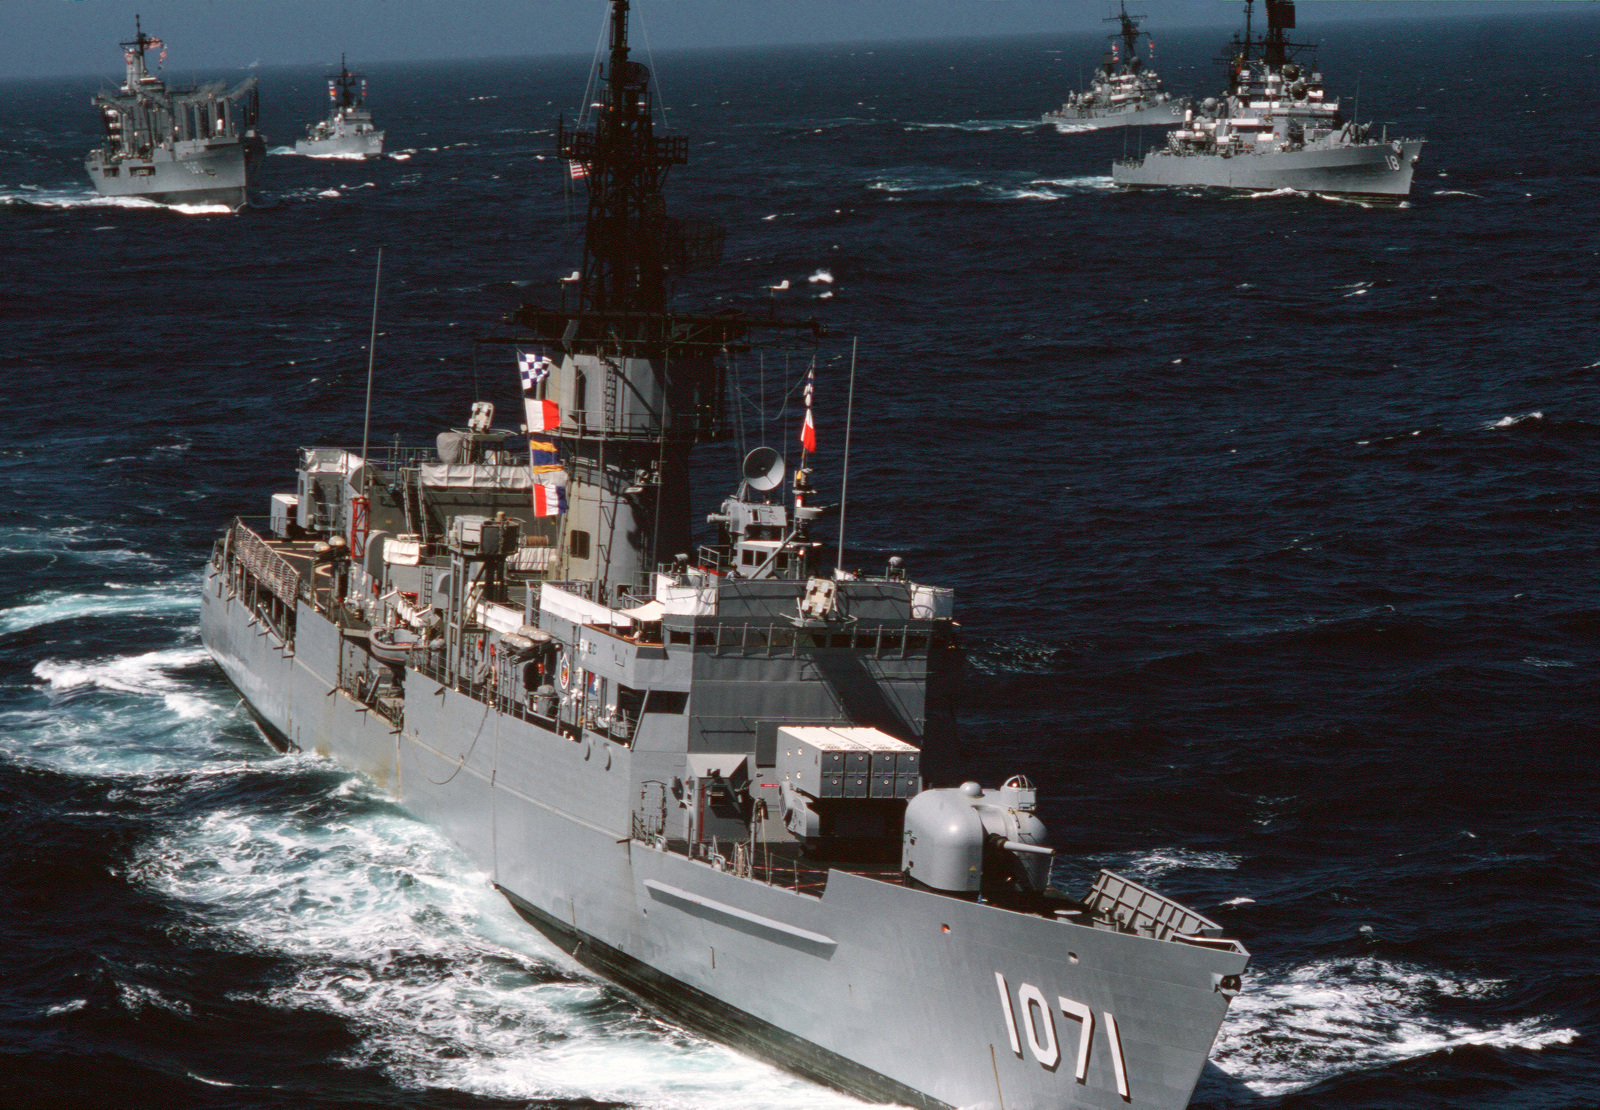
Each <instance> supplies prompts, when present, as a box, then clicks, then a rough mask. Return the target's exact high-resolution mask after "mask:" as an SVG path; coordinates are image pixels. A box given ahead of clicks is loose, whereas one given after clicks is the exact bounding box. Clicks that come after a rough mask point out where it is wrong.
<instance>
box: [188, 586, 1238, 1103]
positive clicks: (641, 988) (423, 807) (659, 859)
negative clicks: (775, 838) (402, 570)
mask: <svg viewBox="0 0 1600 1110" xmlns="http://www.w3.org/2000/svg"><path fill="white" fill-rule="evenodd" d="M201 628H202V635H203V638H204V642H205V644H206V647H207V648H208V650H209V651H210V652H211V654H212V655H213V657H214V658H215V659H216V660H217V662H218V664H219V665H220V666H221V668H222V670H223V672H224V673H225V674H226V675H227V677H228V679H229V681H230V682H231V683H232V684H233V685H234V686H235V687H236V688H237V689H238V691H239V692H240V694H241V695H242V696H243V698H244V699H245V701H246V702H247V703H248V704H249V706H250V709H251V711H252V712H253V713H254V714H255V715H256V716H257V717H258V718H260V720H261V721H262V722H263V723H264V725H265V728H266V730H267V731H268V732H269V733H276V734H277V735H278V736H279V737H281V738H282V739H283V740H284V741H285V742H286V743H288V744H289V745H291V746H293V747H296V748H299V749H303V750H306V751H315V752H318V753H321V754H325V755H329V756H332V757H334V758H337V759H339V760H340V761H342V762H343V763H345V764H346V765H348V766H350V767H352V768H355V769H357V770H359V771H362V772H364V773H366V774H367V775H369V776H370V777H371V778H372V779H373V780H374V781H375V782H376V783H378V785H380V786H381V787H382V788H384V789H386V790H388V791H390V792H391V793H392V794H393V795H395V796H396V797H397V798H398V799H399V801H400V802H401V803H402V804H404V805H405V806H406V807H407V808H408V809H410V810H411V812H413V813H414V814H416V815H417V816H418V817H420V818H422V819H424V820H427V821H430V822H432V823H434V824H436V825H437V826H439V827H440V828H442V829H443V830H444V831H445V832H446V833H447V835H449V836H450V837H451V838H452V839H453V840H454V841H455V842H456V843H457V844H458V845H460V846H461V848H462V849H463V850H464V851H465V852H466V853H467V855H468V856H469V857H471V858H472V859H473V860H474V861H475V862H476V863H477V864H478V865H480V866H482V867H484V868H485V869H486V870H487V871H488V872H489V873H490V874H491V875H492V876H493V879H494V882H495V884H496V886H497V887H498V888H499V889H500V890H501V891H502V892H503V893H504V894H505V895H506V897H507V898H508V899H509V900H510V901H511V903H512V904H513V906H515V907H516V908H517V910H518V911H519V912H520V913H521V914H522V916H523V917H524V918H525V919H527V920H528V921H529V922H531V923H532V924H533V925H534V926H535V927H536V928H537V929H538V930H539V931H540V932H542V933H544V934H545V935H546V936H548V937H550V938H551V939H552V940H554V941H555V942H556V943H557V944H558V945H560V946H561V947H562V948H563V949H565V950H566V951H567V952H569V953H570V954H572V955H573V956H574V957H575V958H577V959H578V960H579V961H580V962H583V963H585V964H586V965H588V966H589V967H591V968H593V969H594V970H596V971H597V972H599V973H601V974H602V975H604V976H606V977H608V978H610V979H612V980H613V981H615V982H616V983H618V984H619V985H621V986H622V987H623V988H625V989H627V990H629V991H630V992H632V993H634V994H635V995H636V996H638V997H639V998H640V999H641V1000H642V1001H643V1002H645V1003H646V1004H647V1005H649V1006H651V1007H653V1008H655V1009H658V1010H660V1011H662V1012H664V1013H665V1014H667V1015H668V1016H670V1017H673V1018H675V1019H677V1020H679V1021H682V1022H683V1023H685V1024H687V1025H689V1026H691V1027H693V1028H695V1029H698V1030H700V1031H702V1032H704V1033H706V1034H708V1035H710V1036H712V1037H715V1038H717V1039H719V1040H722V1041H725V1042H728V1043H731V1044H733V1045H735V1046H737V1047H740V1048H742V1049H744V1050H745V1051H748V1052H750V1053H751V1054H753V1055H756V1056H758V1057H761V1058H764V1059H767V1060H770V1061H772V1062H774V1063H776V1064H778V1065H780V1066H782V1067H785V1068H787V1069H789V1070H792V1071H794V1072H796V1073H798V1074H801V1075H804V1076H807V1077H809V1078H812V1079H814V1080H817V1081H819V1082H822V1083H826V1084H828V1085H830V1086H833V1087H837V1088H839V1089H842V1090H845V1091H848V1092H851V1093H853V1094H856V1095H858V1096H860V1097H864V1098H867V1099H871V1100H874V1101H892V1102H898V1103H902V1104H909V1105H913V1106H919V1107H943V1106H950V1107H956V1106H959V1107H972V1108H995V1110H998V1108H999V1107H1001V1106H1004V1107H1006V1108H1008V1110H1029V1108H1034V1110H1045V1108H1047V1107H1048V1108H1051V1110H1056V1108H1059V1107H1063V1106H1070V1107H1102V1108H1107V1110H1109V1108H1112V1107H1128V1106H1130V1105H1131V1106H1134V1107H1138V1108H1141V1110H1177V1108H1179V1107H1182V1106H1185V1105H1187V1103H1188V1100H1189V1097H1190V1095H1191V1093H1192V1091H1193V1088H1194V1085H1195V1083H1196V1081H1197V1080H1198V1078H1199V1075H1200V1071H1201V1069H1202V1068H1203V1066H1204V1064H1205V1061H1206V1057H1207V1054H1208V1052H1209V1050H1210V1047H1211V1044H1212V1041H1213V1039H1214V1037H1215V1035H1216V1032H1217V1029H1218V1027H1219V1026H1220V1024H1221V1021H1222V1019H1223V1017H1224V1016H1225V1014H1226V1011H1227V1006H1228V1001H1229V997H1230V994H1231V992H1229V991H1226V990H1224V989H1222V988H1223V985H1224V984H1225V982H1226V977H1228V976H1236V975H1238V974H1240V973H1241V972H1242V971H1243V970H1244V967H1245V965H1246V963H1247V962H1248V956H1247V955H1246V954H1244V953H1243V952H1242V951H1240V950H1236V949H1223V948H1215V947H1204V946H1199V945H1191V944H1183V943H1176V942H1172V941H1162V940H1156V939H1154V938H1152V937H1147V936H1140V935H1133V934H1129V933H1121V932H1115V931H1110V930H1105V929H1097V928H1090V927H1087V926H1082V925H1073V924H1067V923H1064V922H1059V921H1054V920H1050V919H1048V918H1043V917H1039V916H1035V915H1031V914H1023V913H1014V912H1009V911H1006V910H1002V909H998V908H995V907H992V906H987V905H982V904H978V903H974V902H968V901H963V900H960V899H956V898H950V897H945V896H941V895H937V894H933V893H928V892H925V891H919V890H913V889H910V888H908V887H905V886H902V885H899V884H897V883H890V882H883V881H880V880H878V879H874V878H870V877H864V876H861V875H856V874H852V873H848V872H843V871H832V872H830V873H829V874H828V877H827V882H826V886H825V888H823V889H822V890H821V891H820V894H817V893H810V892H806V891H804V890H793V889H789V888H788V886H787V885H786V884H785V883H784V881H783V878H784V876H783V873H782V871H781V870H780V871H779V872H778V873H777V875H776V881H760V880H759V879H751V878H744V877H739V876H737V875H735V874H732V873H730V872H728V871H723V870H719V869H717V868H715V867H712V866H711V865H709V864H708V863H706V862H705V861H703V860H698V859H690V858H688V857H687V856H685V855H683V854H680V853H675V852H671V851H666V850H663V849H661V848H659V847H652V846H651V845H649V844H646V843H644V842H642V841H640V840H637V839H634V838H633V837H632V836H631V835H630V825H629V818H630V814H631V812H632V805H633V802H634V800H635V799H634V798H633V794H634V793H635V792H636V787H635V786H634V785H633V784H634V783H635V782H636V781H637V780H638V778H639V777H640V776H639V774H638V773H637V769H636V768H635V766H634V761H639V764H640V766H641V767H642V766H644V765H645V764H646V763H648V761H649V760H650V759H651V758H652V757H653V756H654V755H655V753H652V752H649V751H636V750H634V749H631V748H628V747H623V746H619V745H616V744H612V743H609V742H607V741H606V740H605V739H604V738H603V737H601V736H598V735H596V734H592V733H585V734H584V735H582V736H580V737H579V738H578V739H576V740H574V739H569V738H567V737H565V736H561V735H558V734H556V733H554V732H551V731H549V730H547V729H544V728H542V727H540V726H538V725H537V724H535V723H532V722H530V721H527V720H524V719H522V718H520V717H515V716H509V715H505V714H501V713H499V712H497V711H495V710H493V709H492V708H490V707H489V706H487V705H485V703H483V702H482V701H478V700H475V699H473V698H472V697H470V696H469V695H468V694H466V693H463V692H461V691H459V690H457V689H455V688H453V687H449V686H445V685H441V684H440V683H439V682H437V681H435V680H433V679H432V678H429V677H427V676H426V675H424V674H423V673H421V672H419V671H416V670H412V669H407V670H406V671H405V674H404V684H405V691H406V701H405V716H404V723H403V726H401V727H396V726H395V725H394V724H391V723H390V721H389V720H387V719H386V718H384V717H382V716H380V715H379V714H378V713H377V712H374V711H373V710H371V709H370V708H369V707H368V706H367V705H364V704H362V703H361V702H359V701H357V700H356V699H355V698H353V697H351V696H350V695H349V694H348V693H346V691H345V690H344V688H343V685H342V683H341V673H342V670H343V672H353V671H354V669H355V662H356V660H357V658H358V653H359V652H360V650H361V649H360V648H359V647H358V646H357V645H354V644H352V642H351V640H350V638H349V637H347V636H345V635H344V634H342V633H341V631H340V630H339V628H338V627H337V626H336V625H334V624H333V623H331V622H330V621H328V620H327V619H326V618H325V617H323V616H322V615H321V614H320V613H319V612H318V611H317V610H316V609H314V608H313V607H311V606H310V605H309V604H307V603H306V602H305V601H303V600H302V601H301V602H300V603H299V605H298V607H297V612H296V624H295V629H296V631H295V640H294V643H293V644H292V645H291V644H287V643H285V642H284V641H283V640H282V639H281V638H280V637H279V636H278V634H277V633H276V632H275V631H274V630H273V629H272V628H271V627H270V626H269V625H268V624H267V623H266V622H264V621H263V620H262V619H261V618H260V617H259V616H257V615H255V614H253V613H252V612H251V611H250V609H249V608H248V607H247V606H246V605H245V604H244V601H243V600H242V598H240V597H236V596H233V595H232V594H231V592H230V590H229V588H228V585H227V576H226V575H225V574H224V573H222V572H221V571H220V570H219V569H218V567H217V565H216V564H212V565H211V566H209V567H208V573H207V576H206V579H205V583H204V586H203V597H202V607H201ZM679 758H681V757H679ZM766 877H767V879H769V880H772V879H773V878H774V876H773V875H772V874H771V873H770V872H769V873H768V875H767V876H766ZM1030 999H1032V1000H1033V1001H1031V1002H1030ZM1069 1000H1070V1001H1069ZM1058 1002H1059V1007H1058ZM1073 1006H1076V1007H1078V1009H1076V1010H1072V1007H1073ZM1062 1008H1065V1009H1062ZM1066 1010H1071V1012H1073V1013H1083V1014H1088V1015H1090V1020H1089V1021H1087V1022H1085V1021H1083V1020H1082V1019H1081V1018H1069V1017H1068V1016H1067V1013H1066ZM1080 1045H1081V1046H1082V1052H1083V1053H1085V1055H1081V1056H1080ZM1080 1059H1081V1060H1082V1068H1081V1071H1082V1074H1083V1078H1082V1079H1081V1080H1080V1079H1078V1078H1077V1073H1078V1071H1079V1070H1080V1069H1079V1065H1078V1062H1079V1060H1080ZM1124 1091H1126V1092H1127V1095H1126V1096H1125V1095H1124V1093H1123V1092H1124Z"/></svg>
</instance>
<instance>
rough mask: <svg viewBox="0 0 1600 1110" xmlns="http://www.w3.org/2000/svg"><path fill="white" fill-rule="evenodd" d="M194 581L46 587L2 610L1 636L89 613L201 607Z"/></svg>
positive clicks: (156, 612)
mask: <svg viewBox="0 0 1600 1110" xmlns="http://www.w3.org/2000/svg"><path fill="white" fill-rule="evenodd" d="M199 606H200V595H199V592H198V588H197V586H196V585H194V584H188V583H182V584H178V583H173V584H167V585H161V586H140V587H127V586H118V585H117V584H116V583H107V584H106V592H105V593H82V592H74V591H69V590H44V591H41V592H40V593H37V594H34V595H33V600H31V601H29V602H28V603H26V604H23V605H14V606H12V607H11V608H9V609H4V610H0V636H3V635H5V634H7V633H11V632H22V631H25V630H26V629H30V628H39V627H42V626H44V625H49V624H58V623H60V622H62V621H71V620H82V619H84V618H86V617H112V616H158V615H162V614H167V613H178V612H183V611H186V610H192V609H197V608H199Z"/></svg>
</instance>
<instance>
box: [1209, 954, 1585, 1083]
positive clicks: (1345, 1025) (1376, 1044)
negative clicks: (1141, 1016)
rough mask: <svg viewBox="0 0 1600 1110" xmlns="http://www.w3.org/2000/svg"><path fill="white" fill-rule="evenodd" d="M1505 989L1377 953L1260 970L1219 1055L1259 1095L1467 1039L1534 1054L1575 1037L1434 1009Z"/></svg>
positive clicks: (1527, 1023)
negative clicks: (1467, 1018)
mask: <svg viewBox="0 0 1600 1110" xmlns="http://www.w3.org/2000/svg"><path fill="white" fill-rule="evenodd" d="M1503 988H1504V980H1498V979H1479V978H1473V977H1470V976H1464V975H1455V974H1451V973H1449V972H1444V971H1436V970H1431V969H1428V968H1423V967H1418V966H1415V965H1409V964H1398V963H1390V962H1388V961H1385V960H1381V959H1374V958H1362V959H1345V960H1318V961H1315V962H1313V963H1309V964H1305V965H1303V966H1300V967H1296V968H1292V969H1290V970H1288V971H1286V972H1281V973H1277V974H1272V973H1262V972H1257V973H1255V974H1252V975H1250V976H1248V977H1247V978H1246V980H1245V989H1244V991H1243V992H1242V993H1241V994H1240V995H1239V997H1238V998H1236V999H1234V1000H1233V1005H1232V1007H1231V1009H1230V1011H1229V1013H1228V1018H1227V1020H1226V1021H1225V1022H1224V1023H1223V1026H1222V1031H1221V1033H1220V1034H1219V1035H1218V1037H1217V1044H1216V1048H1215V1050H1214V1051H1213V1059H1214V1060H1215V1061H1216V1063H1217V1065H1218V1066H1219V1067H1220V1068H1221V1069H1222V1070H1223V1071H1225V1072H1227V1073H1228V1074H1229V1075H1231V1076H1233V1077H1234V1078H1235V1079H1237V1080H1241V1081H1242V1082H1244V1083H1245V1084H1246V1085H1247V1086H1248V1087H1249V1088H1250V1089H1251V1090H1253V1091H1255V1092H1256V1093H1258V1094H1261V1095H1279V1094H1284V1093H1287V1092H1289V1091H1293V1090H1297V1089H1299V1088H1301V1087H1305V1086H1308V1085H1309V1084H1312V1083H1316V1082H1318V1081H1320V1080H1324V1079H1328V1078H1331V1077H1334V1076H1338V1075H1343V1074H1347V1073H1350V1072H1356V1071H1364V1070H1368V1069H1372V1068H1377V1067H1382V1066H1384V1065H1386V1064H1390V1063H1393V1062H1395V1061H1398V1060H1405V1059H1409V1058H1412V1057H1416V1056H1424V1055H1427V1054H1429V1053H1434V1052H1440V1051H1447V1050H1449V1049H1452V1048H1459V1047H1463V1046H1466V1045H1489V1046H1493V1047H1496V1048H1522V1049H1528V1050H1532V1051H1537V1050H1539V1049H1542V1048H1546V1047H1548V1046H1550V1045H1557V1044H1570V1043H1571V1042H1572V1041H1573V1040H1575V1039H1576V1038H1577V1036H1578V1033H1577V1031H1576V1030H1574V1029H1570V1028H1563V1027H1558V1026H1556V1024H1555V1023H1554V1022H1553V1021H1552V1020H1551V1019H1549V1018H1546V1017H1542V1016H1533V1017H1526V1018H1520V1019H1517V1020H1514V1021H1508V1022H1504V1023H1501V1024H1498V1025H1496V1024H1478V1025H1474V1024H1471V1023H1469V1022H1466V1021H1463V1020H1450V1019H1447V1018H1444V1017H1441V1016H1439V1015H1438V1014H1437V1013H1436V1009H1437V1006H1436V1003H1437V1002H1438V1001H1440V1000H1441V999H1456V1000H1463V999H1464V1000H1469V1001H1470V1000H1474V999H1486V998H1492V997H1495V996H1496V995H1498V994H1500V993H1501V992H1502V991H1503Z"/></svg>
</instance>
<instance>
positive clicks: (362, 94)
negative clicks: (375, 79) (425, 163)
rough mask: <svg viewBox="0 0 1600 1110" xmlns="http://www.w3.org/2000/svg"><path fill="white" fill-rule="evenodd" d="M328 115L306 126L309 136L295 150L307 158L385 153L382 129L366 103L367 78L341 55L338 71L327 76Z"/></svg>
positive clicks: (299, 142)
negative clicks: (348, 65)
mask: <svg viewBox="0 0 1600 1110" xmlns="http://www.w3.org/2000/svg"><path fill="white" fill-rule="evenodd" d="M328 100H329V101H330V107H329V109H328V118H327V119H321V120H318V121H317V122H316V123H313V124H312V125H311V126H310V127H308V128H306V137H305V138H303V139H298V140H296V141H295V144H294V152H295V153H296V154H303V155H305V156H306V157H308V158H378V157H381V156H382V155H383V132H382V131H379V130H378V125H377V124H376V123H374V122H373V120H372V109H370V108H368V107H367V79H366V78H365V77H363V76H362V75H361V74H359V73H351V72H350V70H349V69H348V68H347V67H346V66H345V64H344V55H343V54H341V55H339V75H338V76H337V77H330V78H328Z"/></svg>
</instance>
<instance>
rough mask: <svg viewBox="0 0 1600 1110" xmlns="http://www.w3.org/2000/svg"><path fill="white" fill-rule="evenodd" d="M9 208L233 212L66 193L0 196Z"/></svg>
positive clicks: (219, 206) (204, 206) (223, 208)
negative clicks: (16, 205)
mask: <svg viewBox="0 0 1600 1110" xmlns="http://www.w3.org/2000/svg"><path fill="white" fill-rule="evenodd" d="M10 204H20V205H25V206H31V207H34V208H150V209H159V210H162V211H166V212H180V213H182V214H183V215H185V216H225V215H230V214H232V212H233V209H232V208H229V207H228V206H227V205H226V204H158V203H156V202H155V201H153V200H147V199H145V198H144V197H103V196H100V195H99V194H98V193H89V192H79V191H76V190H66V189H62V190H43V189H41V190H38V191H31V190H30V191H28V192H23V193H10V192H4V193H0V205H10Z"/></svg>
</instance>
